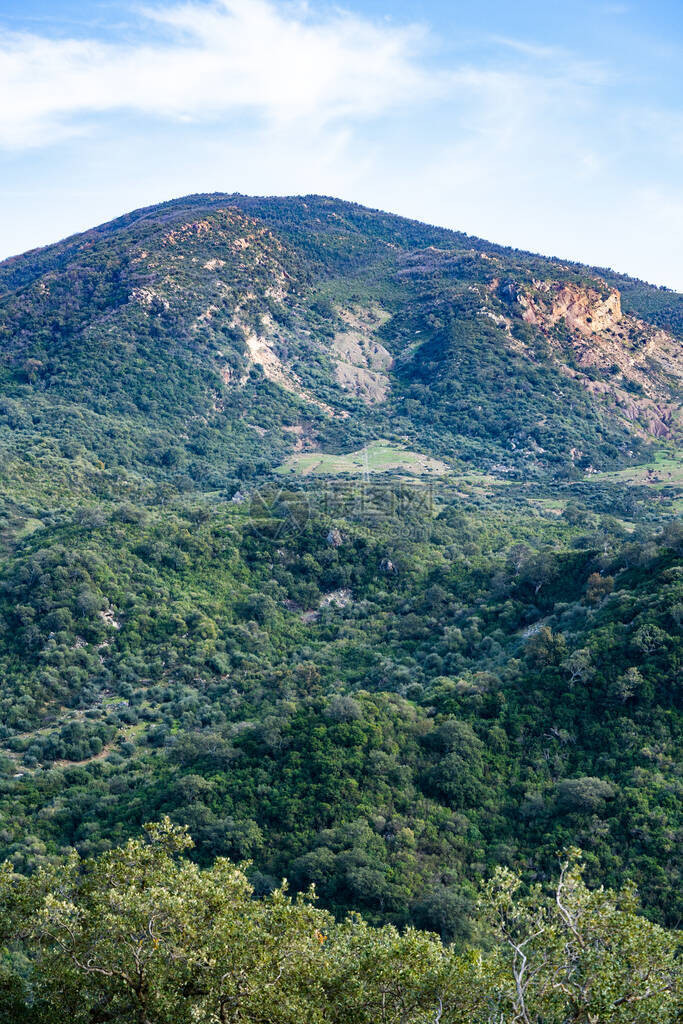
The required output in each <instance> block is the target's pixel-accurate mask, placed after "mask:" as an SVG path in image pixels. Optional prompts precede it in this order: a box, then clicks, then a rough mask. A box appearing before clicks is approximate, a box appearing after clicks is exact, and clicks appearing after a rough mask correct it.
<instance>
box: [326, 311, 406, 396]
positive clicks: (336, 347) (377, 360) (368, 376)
mask: <svg viewBox="0 0 683 1024" xmlns="http://www.w3.org/2000/svg"><path fill="white" fill-rule="evenodd" d="M340 315H341V318H342V320H343V321H344V324H345V326H346V329H345V330H344V331H341V332H340V333H339V334H337V335H336V337H335V339H334V342H333V351H334V355H335V356H336V366H335V377H336V379H337V382H338V383H339V384H340V385H341V386H342V387H343V388H344V389H345V390H346V391H352V392H354V393H355V394H356V395H357V396H358V397H359V398H360V399H362V401H363V402H365V404H366V405H373V404H374V403H376V402H383V401H384V399H385V398H386V397H387V394H388V393H389V377H388V375H387V371H388V370H390V369H391V367H392V366H393V364H394V360H393V357H392V355H391V353H390V352H388V351H387V349H386V348H385V347H384V345H382V344H381V343H380V342H379V341H378V340H377V338H376V337H374V332H375V331H376V329H377V328H378V327H379V326H381V324H383V323H384V322H385V321H386V320H387V316H388V314H386V313H385V312H384V311H383V310H381V309H373V308H370V309H365V310H360V311H359V310H342V311H341V314H340Z"/></svg>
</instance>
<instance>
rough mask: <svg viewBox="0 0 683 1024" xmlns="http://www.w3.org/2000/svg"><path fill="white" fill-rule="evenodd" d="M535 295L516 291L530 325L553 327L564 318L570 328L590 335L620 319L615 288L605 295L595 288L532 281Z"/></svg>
mask: <svg viewBox="0 0 683 1024" xmlns="http://www.w3.org/2000/svg"><path fill="white" fill-rule="evenodd" d="M534 289H535V294H531V295H529V294H528V293H524V292H519V293H518V295H517V302H518V303H519V304H520V306H522V308H523V310H524V312H523V313H522V317H523V318H524V320H525V321H526V322H527V323H529V324H535V325H537V326H541V327H543V326H545V327H547V326H553V325H554V324H556V323H557V322H558V321H559V320H562V319H564V321H565V323H566V325H567V327H568V328H569V330H570V331H578V332H579V333H580V334H583V335H586V336H590V335H593V334H598V333H600V332H601V331H605V330H608V329H610V328H613V327H615V325H616V324H618V323H619V321H620V320H621V318H622V312H621V296H620V295H619V292H618V291H617V290H616V288H613V289H611V290H610V291H609V293H608V295H607V297H605V296H604V295H602V294H601V293H600V292H599V291H597V290H596V289H594V288H580V287H579V286H578V285H572V284H559V283H551V282H548V281H534Z"/></svg>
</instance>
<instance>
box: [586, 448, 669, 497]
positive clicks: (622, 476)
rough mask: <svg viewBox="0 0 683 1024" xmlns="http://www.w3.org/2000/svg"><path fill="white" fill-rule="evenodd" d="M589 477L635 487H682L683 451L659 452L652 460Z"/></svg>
mask: <svg viewBox="0 0 683 1024" xmlns="http://www.w3.org/2000/svg"><path fill="white" fill-rule="evenodd" d="M590 479H591V480H610V481H614V482H615V483H622V484H630V485H632V486H636V487H637V486H643V487H656V488H662V487H683V452H674V453H673V454H672V455H667V454H665V453H664V452H659V453H658V454H657V455H656V456H655V458H654V461H652V462H646V463H643V465H641V466H629V467H628V468H627V469H620V470H616V471H615V472H613V473H594V474H593V475H592V476H591V477H590Z"/></svg>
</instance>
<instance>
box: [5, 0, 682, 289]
mask: <svg viewBox="0 0 683 1024" xmlns="http://www.w3.org/2000/svg"><path fill="white" fill-rule="evenodd" d="M142 28H143V30H144V31H143V32H142V34H141V35H140V36H139V37H138V39H137V40H134V41H132V42H131V41H130V33H129V35H128V38H127V39H124V40H122V41H113V40H112V39H109V40H102V39H101V38H93V39H90V40H88V39H84V38H79V39H75V38H74V39H64V38H60V39H55V38H48V37H47V36H40V35H37V34H32V35H29V34H22V35H18V34H5V35H4V37H3V36H2V34H1V33H0V149H2V148H3V147H4V148H5V150H6V151H9V152H6V153H5V155H4V157H2V159H3V160H4V167H5V168H7V169H11V168H12V167H15V168H16V170H15V171H13V172H12V173H13V174H14V177H15V180H14V182H12V181H11V180H9V177H8V180H7V181H6V182H5V189H4V193H3V194H0V219H2V221H3V243H2V244H3V246H6V247H7V248H6V249H5V252H4V253H3V254H0V255H5V254H6V255H9V251H10V249H14V250H15V251H16V250H17V249H20V248H27V247H28V245H30V244H38V243H39V242H49V241H51V240H53V239H54V238H55V237H56V235H57V234H58V233H66V232H67V231H70V230H77V229H80V228H85V227H87V226H89V225H91V224H92V223H95V222H97V221H102V220H105V219H106V218H108V217H111V216H114V215H116V214H118V213H121V212H123V211H124V210H125V209H130V208H133V207H136V206H140V205H144V204H147V203H153V202H155V201H160V200H162V199H164V198H168V197H170V196H171V195H182V194H187V193H190V192H196V191H213V190H215V191H242V192H249V193H269V194H273V193H276V194H283V193H304V192H324V193H326V194H331V195H339V196H340V197H342V198H348V199H353V200H356V201H359V202H364V203H367V204H370V205H373V206H378V207H382V208H384V209H392V210H394V211H395V212H398V213H404V214H406V215H409V216H414V217H418V218H422V219H425V220H429V221H431V222H432V223H440V224H443V225H444V226H450V227H454V228H460V229H463V230H467V231H470V232H471V233H473V234H479V235H483V236H484V237H489V238H491V239H492V240H494V241H500V242H507V243H509V244H513V245H519V246H523V247H527V248H531V249H534V250H536V251H543V252H546V253H552V254H556V255H560V256H562V255H564V256H567V257H569V258H574V259H577V260H583V261H585V262H592V263H596V264H612V265H613V266H615V267H617V268H623V269H625V270H627V271H629V272H632V273H636V274H640V275H643V276H647V277H650V278H651V279H655V280H658V281H663V282H668V283H670V284H671V283H674V284H678V286H679V287H680V286H681V284H683V261H682V260H681V255H680V252H679V253H677V251H676V245H677V240H678V238H679V237H680V232H674V231H668V230H667V223H668V224H674V223H675V224H678V223H679V222H680V206H679V204H678V203H677V201H676V200H675V199H672V197H675V196H676V195H677V194H678V189H677V182H678V177H679V175H678V173H677V169H678V167H679V166H680V155H681V152H682V147H683V121H682V120H681V112H680V110H673V111H664V110H662V109H660V106H661V105H655V106H654V107H653V108H649V107H648V104H647V97H646V96H643V97H642V98H641V99H640V100H639V104H638V107H637V109H636V108H635V107H634V103H633V100H632V98H631V99H629V97H628V90H626V91H625V92H624V93H623V94H622V93H620V85H621V84H622V82H623V80H622V78H621V75H623V74H626V70H625V68H624V67H623V65H622V66H621V67H619V66H618V64H617V66H616V67H615V64H614V56H612V58H611V59H609V60H608V59H607V57H606V58H605V60H604V61H602V60H601V61H597V62H595V61H590V60H585V59H583V58H582V55H581V54H579V55H578V56H577V55H576V54H575V53H572V52H570V51H569V50H567V49H565V48H563V47H561V46H554V45H537V44H536V43H535V42H533V41H526V40H515V39H510V38H504V39H494V40H493V41H492V40H491V37H490V36H487V37H482V39H480V41H479V44H478V45H477V46H475V47H473V48H472V49H470V50H468V51H467V57H468V58H469V59H467V60H466V59H464V58H463V57H462V53H463V50H462V49H456V50H455V52H456V53H458V54H459V56H458V57H457V58H449V51H448V50H447V48H446V46H444V47H443V48H441V42H440V40H437V39H435V38H434V36H433V35H430V33H429V31H428V30H427V29H425V28H424V27H419V26H410V25H408V26H406V25H396V24H395V23H394V22H391V21H373V20H371V19H368V18H365V17H362V16H360V15H357V14H351V13H348V12H344V11H340V10H338V9H336V8H330V7H325V8H321V7H320V5H316V6H315V7H308V6H307V5H305V4H297V5H296V6H294V5H287V4H285V3H283V2H279V0H189V2H182V0H178V2H166V3H164V4H163V5H161V6H159V5H157V6H155V7H153V8H146V9H145V11H144V21H143V23H142ZM492 42H493V44H494V47H495V48H494V49H492V48H491V44H492ZM446 44H448V41H446ZM450 53H453V50H451V51H450ZM449 59H450V66H449ZM64 141H66V142H67V144H66V145H63V146H61V147H58V148H55V149H53V150H52V151H51V153H50V161H49V162H48V161H47V160H45V159H44V158H43V157H42V155H41V154H36V153H35V151H34V148H35V147H40V146H44V145H46V144H50V143H52V142H64ZM24 151H25V152H24ZM56 168H59V169H56ZM25 171H28V177H29V179H30V181H31V182H32V185H31V188H33V201H32V202H31V203H26V202H23V203H21V204H17V203H16V201H15V200H14V199H13V198H12V195H11V189H12V187H13V186H14V188H15V189H16V190H18V191H22V192H23V190H25V189H26V188H27V187H28V185H27V183H26V181H25V178H26V174H25V173H22V172H25ZM60 174H61V184H60ZM60 189H61V192H60ZM60 194H61V195H62V196H63V197H64V201H63V203H60V202H55V196H59V195H60ZM31 217H33V222H32V221H31ZM31 223H34V226H33V227H30V225H31ZM46 232H47V233H48V234H47V235H46ZM655 236H656V237H655Z"/></svg>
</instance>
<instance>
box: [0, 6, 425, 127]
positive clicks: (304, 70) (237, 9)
mask: <svg viewBox="0 0 683 1024" xmlns="http://www.w3.org/2000/svg"><path fill="white" fill-rule="evenodd" d="M143 13H144V16H145V18H146V21H147V23H148V26H152V27H154V26H156V29H155V31H154V32H153V33H152V34H153V35H154V36H156V38H155V40H154V41H153V42H149V41H146V40H145V39H142V40H140V41H139V42H137V43H111V42H102V41H101V40H97V39H92V40H88V39H82V38H81V39H50V38H47V37H44V36H39V35H37V34H26V33H22V34H19V33H6V34H4V36H3V37H2V38H0V97H2V101H1V102H0V144H1V145H4V146H5V147H24V146H35V145H41V144H46V143H51V142H53V141H55V140H58V139H61V138H64V137H68V136H69V135H72V134H74V133H79V132H83V131H85V130H87V125H88V116H89V115H92V114H97V115H101V114H103V113H104V114H106V113H107V112H114V111H130V112H133V113H136V114H143V115H154V116H157V117H164V118H175V119H186V120H188V119H189V120H193V119H195V120H196V119H210V118H212V117H216V116H217V115H220V114H224V113H225V112H230V111H237V112H240V111H247V112H251V113H253V114H256V115H257V116H259V117H262V118H264V119H267V120H268V121H270V122H274V123H283V122H288V121H289V122H291V121H293V120H294V121H295V120H299V119H302V118H307V119H312V120H313V121H315V122H316V123H318V124H322V123H325V122H329V121H331V120H335V119H340V118H345V117H355V118H363V117H369V116H376V115H378V114H380V113H382V112H384V111H386V110H389V109H391V108H392V107H396V106H400V105H403V104H406V103H414V102H416V101H419V100H424V99H425V98H426V97H428V96H434V95H436V94H438V93H439V91H440V90H442V89H443V87H444V81H443V76H442V75H440V74H437V73H434V72H430V71H428V70H426V69H425V66H424V63H423V62H422V61H421V57H422V55H423V50H424V47H425V45H426V33H425V32H424V30H423V29H421V28H420V27H419V26H415V25H410V26H401V27H395V26H391V25H388V24H386V23H384V24H382V23H376V22H373V21H370V20H369V19H367V18H363V17H360V16H358V15H353V14H350V13H345V12H343V11H338V10H333V11H328V12H327V13H325V14H322V15H319V16H314V15H313V14H312V13H311V12H310V11H309V9H308V8H307V7H302V6H298V7H296V8H283V7H281V6H276V5H275V4H274V3H270V2H268V0H217V2H215V3H211V4H206V3H184V4H179V5H171V6H168V5H167V6H164V7H151V8H147V9H145V11H144V12H143Z"/></svg>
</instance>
